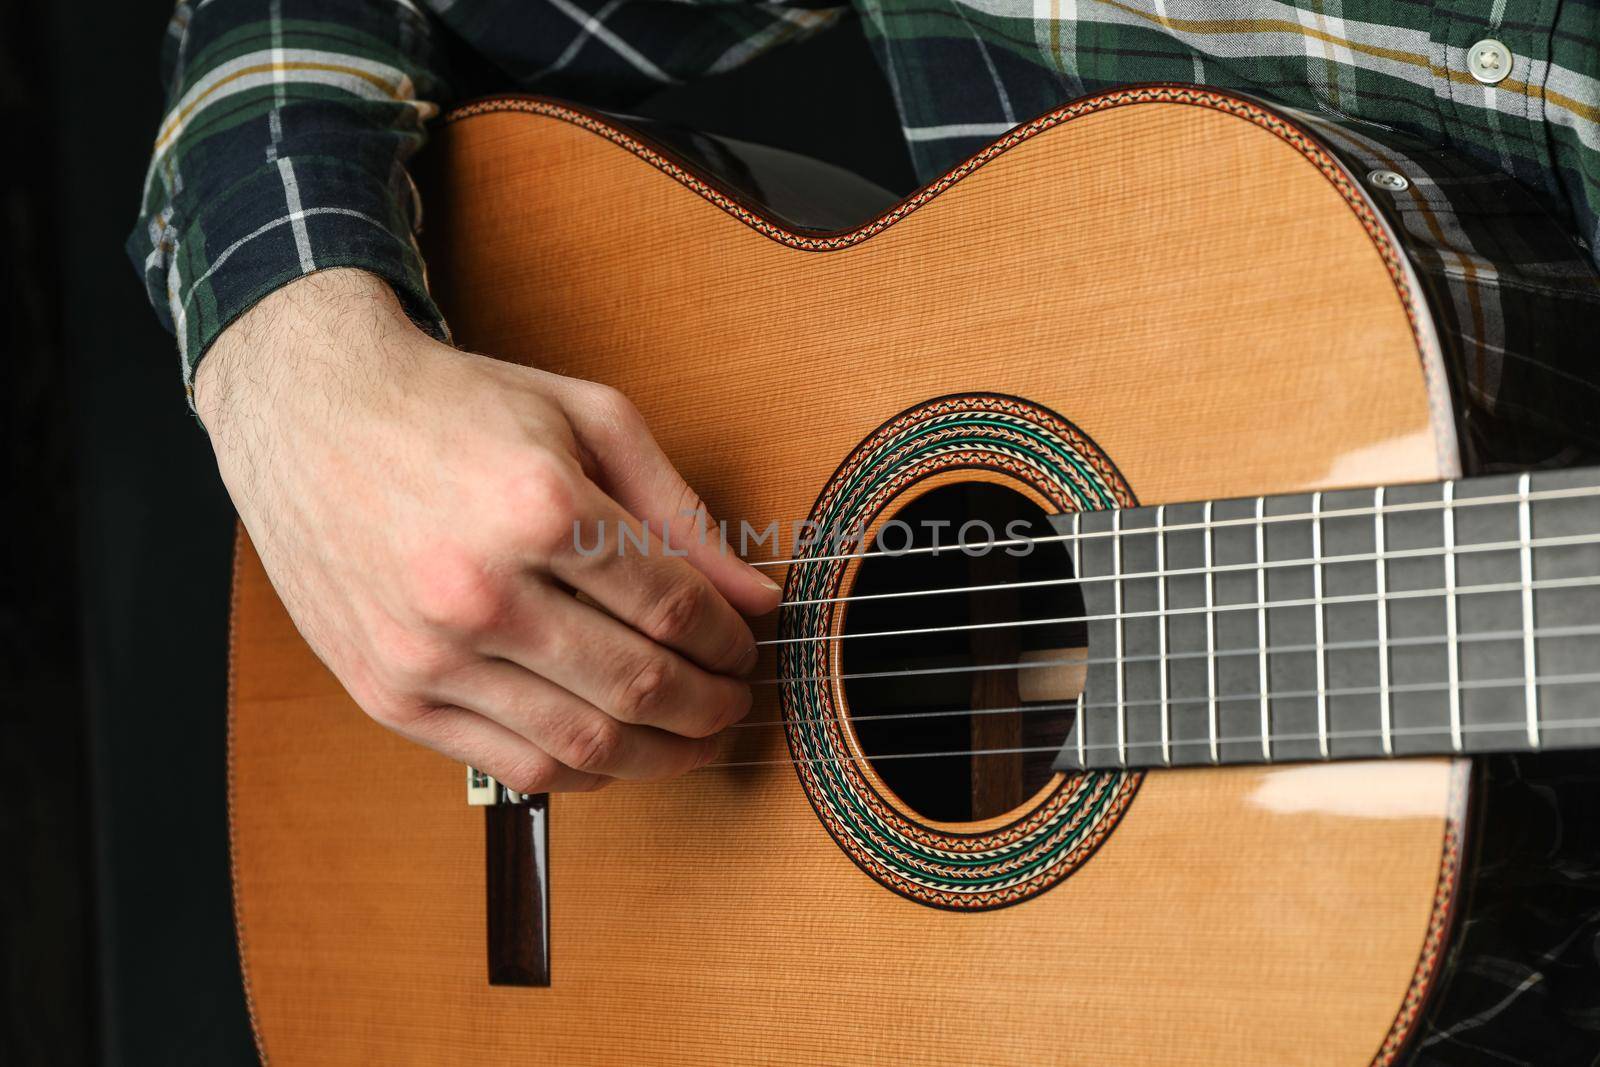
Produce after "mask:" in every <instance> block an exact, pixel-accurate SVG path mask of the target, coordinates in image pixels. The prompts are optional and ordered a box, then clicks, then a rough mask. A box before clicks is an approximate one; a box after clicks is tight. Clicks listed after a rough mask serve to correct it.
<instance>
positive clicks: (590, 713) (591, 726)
mask: <svg viewBox="0 0 1600 1067" xmlns="http://www.w3.org/2000/svg"><path fill="white" fill-rule="evenodd" d="M441 695H442V696H445V697H446V699H449V700H450V701H451V702H452V703H453V704H456V705H459V706H462V707H466V708H470V709H471V710H473V711H476V712H478V713H479V714H481V715H483V716H485V717H486V718H489V719H491V720H493V721H494V722H497V723H499V724H500V725H501V726H504V727H506V728H507V729H509V730H511V731H512V732H514V733H516V734H517V735H519V736H521V737H523V738H525V739H527V740H528V741H530V742H532V743H533V744H534V745H535V746H537V747H538V748H539V749H540V750H541V751H543V752H545V753H548V754H549V755H550V756H551V757H552V758H553V759H555V760H556V761H559V762H560V763H561V764H562V765H563V766H564V767H565V768H570V769H572V770H574V771H581V772H585V773H587V774H589V775H591V776H601V777H605V778H625V779H630V780H640V781H654V780H658V779H662V778H674V777H677V776H678V775H680V774H685V773H687V772H689V771H692V770H694V769H696V768H697V767H702V766H704V765H705V764H707V763H709V762H711V760H712V759H714V758H715V757H716V754H717V745H716V742H715V741H712V740H695V739H690V738H686V737H679V736H677V735H675V734H670V733H667V732H665V731H663V730H657V729H655V728H654V727H650V726H636V725H633V724H630V723H624V722H619V721H618V720H616V719H613V718H612V717H611V716H609V715H607V714H606V713H605V712H603V711H601V710H600V709H598V708H596V707H594V706H593V705H592V704H588V703H586V702H584V701H582V700H579V699H578V698H577V697H575V696H573V695H572V694H571V693H569V692H567V691H566V690H565V689H562V688H561V687H560V686H558V685H554V684H552V683H550V682H549V681H546V680H545V679H542V678H539V677H538V676H536V675H534V674H531V673H529V672H528V671H526V670H524V669H522V668H521V667H519V666H517V665H515V664H513V663H509V662H507V661H505V660H488V661H484V662H482V663H480V664H478V665H476V666H475V667H473V668H471V669H470V670H468V671H466V672H463V673H461V674H459V675H457V676H456V677H454V678H452V679H450V681H449V682H448V683H447V684H446V686H445V687H444V688H443V689H442V692H441ZM526 791H527V790H524V792H526Z"/></svg>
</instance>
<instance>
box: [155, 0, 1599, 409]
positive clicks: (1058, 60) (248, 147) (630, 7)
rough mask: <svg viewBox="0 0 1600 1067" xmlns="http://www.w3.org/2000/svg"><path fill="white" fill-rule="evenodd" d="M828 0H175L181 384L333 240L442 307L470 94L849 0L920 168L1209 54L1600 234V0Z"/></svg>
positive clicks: (170, 122)
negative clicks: (441, 248) (449, 220)
mask: <svg viewBox="0 0 1600 1067" xmlns="http://www.w3.org/2000/svg"><path fill="white" fill-rule="evenodd" d="M418 2H421V4H422V6H421V7H419V6H418ZM828 4H829V0H227V2H216V0H199V2H197V3H188V2H184V3H180V4H179V5H178V7H177V10H176V12H175V13H174V15H173V18H172V21H171V23H170V26H169V29H168V37H167V42H166V44H167V47H166V53H165V65H166V72H167V81H168V86H169V90H168V91H169V110H168V112H167V114H166V116H165V118H164V120H163V122H162V124H161V128H160V131H159V132H158V134H157V137H156V143H155V149H154V154H153V157H152V159H151V162H150V167H149V171H148V175H147V178H146V181H145V189H144V199H143V212H142V214H141V216H140V220H139V224H138V226H137V227H136V229H135V231H134V234H133V235H132V237H131V238H130V239H129V242H128V249H129V253H130V255H131V256H132V257H133V259H134V261H135V263H136V264H137V265H139V266H140V267H141V268H142V269H143V272H144V276H145V283H146V286H147V287H148V290H149V294H150V298H151V301H152V302H153V303H154V304H155V306H156V309H157V311H158V313H159V314H160V315H161V316H162V318H163V320H164V321H165V322H166V324H167V325H168V327H169V328H171V329H172V330H173V331H174V332H175V333H176V335H177V338H178V349H179V353H180V357H181V362H182V367H183V375H184V380H185V382H186V384H187V383H191V382H192V381H193V376H194V369H195V364H196V363H197V361H198V360H199V359H200V357H201V355H202V354H203V353H204V352H205V350H206V348H207V347H208V346H209V345H210V344H211V342H212V341H213V340H215V339H216V337H217V335H218V334H219V333H220V332H221V331H222V330H223V329H224V328H225V327H226V326H227V325H228V324H229V323H230V322H232V321H233V319H234V318H236V317H237V316H238V315H240V314H241V313H242V312H244V311H245V310H247V309H248V308H249V307H250V306H251V305H252V304H254V303H255V302H256V301H257V300H259V299H260V298H261V297H263V296H265V295H266V294H267V293H269V292H271V291H273V290H274V289H276V288H278V287H280V286H282V285H284V284H286V283H287V282H289V281H291V280H293V279H294V278H297V277H299V276H301V275H303V274H306V273H308V272H310V271H313V270H317V269H319V268H323V267H336V266H349V267H361V268H364V269H366V270H369V271H371V272H373V273H375V274H378V275H380V276H382V277H384V278H385V279H387V280H388V281H389V282H390V283H391V284H392V285H393V286H394V288H395V290H396V291H397V292H398V293H399V294H400V296H401V299H402V300H403V301H404V303H405V304H406V306H407V309H408V310H409V312H410V313H411V315H412V316H413V317H414V318H415V319H416V320H417V321H418V322H419V323H422V324H424V325H426V326H427V327H429V328H430V329H431V330H432V331H433V332H434V333H435V334H436V335H438V336H440V337H443V336H445V335H446V330H445V324H444V321H443V318H442V317H441V316H440V314H439V311H438V309H437V308H436V307H435V306H434V304H433V302H432V300H431V299H430V298H429V296H428V292H427V288H426V285H425V282H424V277H423V267H422V262H421V260H420V258H419V256H418V253H417V248H416V245H415V243H414V241H413V239H412V234H413V230H414V227H415V225H416V223H417V222H418V220H419V218H420V208H419V206H418V204H417V202H416V195H415V190H414V188H413V187H412V185H411V181H410V178H409V177H408V175H407V173H406V170H405V162H406V160H407V158H408V157H409V156H410V155H411V154H412V153H413V152H414V151H416V149H417V148H418V147H420V146H421V144H422V141H423V138H424V135H425V126H426V122H427V120H428V119H429V118H431V117H432V116H434V115H436V114H437V113H438V111H439V109H440V108H441V107H443V106H448V105H449V104H451V103H452V102H454V101H455V100H456V99H457V97H458V95H461V94H464V93H465V92H467V91H468V90H469V89H470V90H471V91H475V92H481V91H484V90H485V89H486V88H494V87H499V88H505V89H517V90H524V91H531V92H539V93H545V94H549V95H553V96H559V97H565V98H568V99H572V100H576V101H581V102H583V103H589V104H593V105H596V106H602V107H604V106H612V107H625V106H628V105H630V104H632V103H634V102H637V101H638V100H640V99H642V98H644V97H646V96H648V95H650V94H651V93H654V92H656V91H658V90H661V89H663V88H665V87H669V86H672V85H674V84H678V83H681V82H684V81H687V80H689V79H692V78H698V77H703V76H707V75H714V74H717V73H719V72H722V71H726V70H729V69H732V68H734V67H736V66H738V65H740V64H742V63H744V62H746V61H748V60H750V59H752V58H753V57H755V56H757V55H760V54H761V53H762V52H764V51H766V50H767V49H769V48H773V47H775V46H777V45H780V44H783V43H785V42H788V41H793V40H797V39H799V38H802V37H804V36H806V35H808V34H811V33H814V32H816V31H818V30H820V29H823V28H824V27H827V26H829V25H832V24H833V23H835V22H837V21H839V20H840V19H843V18H860V19H861V20H862V24H863V27H864V28H865V30H866V33H867V35H868V38H869V39H870V41H871V43H872V45H873V49H874V52H875V54H876V56H877V58H878V60H879V63H880V65H881V66H882V69H883V72H884V74H885V76H886V78H887V79H888V82H889V85H890V87H891V89H892V91H893V95H894V99H895V102H896V105H897V107H898V108H899V113H900V118H901V125H902V129H903V131H904V135H905V138H906V143H907V146H908V148H909V150H910V154H911V159H912V162H913V164H914V166H915V167H916V170H917V173H918V175H919V177H921V178H922V179H924V180H927V179H930V178H932V177H935V176H937V175H938V174H940V173H942V172H943V171H944V170H946V169H948V168H949V167H951V166H952V165H954V164H955V163H957V162H958V161H960V160H961V159H962V158H963V157H965V156H966V155H968V154H970V153H971V152H973V151H975V150H976V149H978V148H980V147H982V146H983V145H984V144H986V143H987V142H989V141H991V140H993V139H994V138H995V137H997V136H998V135H1000V134H1002V133H1004V132H1005V131H1006V130H1008V129H1009V128H1011V127H1012V126H1013V125H1015V124H1017V123H1018V122H1022V121H1026V120H1027V119H1029V118H1031V117H1033V116H1034V115H1036V114H1039V113H1041V112H1044V111H1046V110H1049V109H1050V108H1052V107H1054V106H1056V105H1057V104H1059V103H1061V102H1062V101H1064V100H1066V99H1070V98H1072V97H1076V96H1081V95H1083V94H1085V93H1089V92H1095V91H1098V90H1101V89H1105V88H1111V87H1114V86H1117V85H1122V84H1126V83H1129V82H1140V81H1169V82H1195V83H1201V84H1209V85H1214V86H1218V87H1221V88H1227V89H1236V90H1242V91H1246V92H1251V93H1254V94H1257V95H1260V96H1263V97H1265V98H1267V99H1270V100H1274V101H1277V102H1279V103H1282V104H1286V105H1290V106H1293V107H1297V108H1302V109H1305V110H1308V111H1312V112H1321V113H1324V114H1328V115H1332V116H1348V117H1354V118H1358V119H1362V120H1366V121H1371V122H1377V123H1381V124H1383V125H1385V126H1389V127H1394V128H1396V129H1399V130H1403V131H1405V132H1407V133H1410V134H1413V135H1415V136H1417V137H1419V138H1421V139H1423V140H1424V141H1426V142H1429V143H1432V144H1437V145H1441V146H1448V147H1450V148H1453V149H1455V150H1456V151H1458V152H1462V153H1464V154H1466V155H1469V156H1472V157H1476V158H1478V159H1479V160H1482V161H1484V162H1486V163H1488V164H1489V165H1491V166H1494V167H1497V168H1499V169H1501V170H1503V171H1504V172H1506V173H1508V174H1510V175H1512V176H1513V177H1515V178H1517V179H1518V180H1519V181H1520V182H1522V183H1523V184H1524V185H1525V186H1526V187H1527V188H1528V189H1529V190H1530V191H1532V192H1533V194H1534V195H1535V196H1536V197H1537V198H1539V199H1540V200H1541V201H1542V202H1543V203H1544V204H1545V205H1546V206H1547V207H1548V208H1549V209H1550V210H1551V211H1552V212H1554V213H1555V215H1556V216H1557V217H1558V218H1559V219H1561V220H1562V221H1563V222H1564V223H1566V224H1567V225H1568V226H1569V227H1570V228H1571V230H1572V231H1573V232H1574V233H1575V234H1577V235H1578V236H1579V237H1580V238H1581V239H1583V240H1584V241H1585V242H1586V244H1587V245H1588V247H1590V248H1591V249H1594V248H1600V232H1597V213H1600V0H1511V2H1509V3H1508V2H1507V0H1431V2H1428V3H1422V2H1418V0H1031V2H1030V0H853V6H851V7H842V6H828ZM1484 39H1493V40H1496V41H1499V42H1501V43H1503V44H1504V45H1505V46H1506V48H1507V49H1508V50H1509V53H1510V56H1511V60H1510V71H1509V74H1507V75H1506V76H1505V77H1504V78H1503V80H1500V81H1499V82H1498V83H1495V84H1487V83H1484V82H1482V81H1480V80H1479V79H1478V78H1477V77H1475V76H1474V75H1473V73H1472V71H1471V69H1470V65H1469V57H1470V56H1471V55H1472V54H1473V53H1474V52H1475V51H1476V49H1475V48H1474V45H1475V44H1476V43H1477V42H1479V41H1482V40H1484ZM463 45H465V47H464V48H463V47H462V46H463ZM467 53H472V56H471V58H470V60H469V61H468V62H467V63H462V61H461V60H462V57H463V56H464V55H466V54H467ZM452 59H453V62H452ZM486 72H487V75H488V77H487V79H486V78H485V73H486Z"/></svg>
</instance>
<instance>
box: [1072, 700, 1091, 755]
mask: <svg viewBox="0 0 1600 1067" xmlns="http://www.w3.org/2000/svg"><path fill="white" fill-rule="evenodd" d="M1076 711H1077V716H1078V718H1077V722H1076V724H1075V725H1076V726H1077V734H1078V766H1079V767H1082V768H1084V769H1085V770H1087V769H1088V768H1089V757H1088V754H1087V753H1086V752H1085V750H1084V745H1083V733H1084V729H1085V725H1086V724H1085V721H1084V718H1083V691H1082V690H1081V689H1080V690H1079V691H1078V706H1077V709H1076Z"/></svg>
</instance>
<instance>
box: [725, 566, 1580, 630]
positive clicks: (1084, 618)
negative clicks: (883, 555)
mask: <svg viewBox="0 0 1600 1067" xmlns="http://www.w3.org/2000/svg"><path fill="white" fill-rule="evenodd" d="M1597 584H1600V576H1595V577H1590V578H1539V579H1534V580H1532V581H1517V582H1492V583H1491V582H1485V583H1483V584H1481V585H1473V586H1462V585H1457V586H1456V587H1455V588H1453V589H1448V590H1447V589H1444V588H1437V589H1435V588H1427V589H1391V590H1385V591H1384V592H1383V593H1381V594H1375V593H1349V594H1344V595H1340V596H1323V597H1321V598H1316V597H1303V598H1291V599H1288V600H1250V601H1244V602H1242V603H1238V604H1214V605H1212V606H1209V607H1207V606H1203V605H1202V606H1196V607H1186V608H1168V609H1166V610H1165V611H1122V612H1109V613H1105V614H1099V615H1061V616H1056V617H1051V618H1036V619H1006V620H1003V621H1001V622H969V623H961V624H959V625H952V626H917V627H909V628H906V629H903V630H869V631H866V632H862V633H838V634H807V635H804V636H801V637H775V638H770V639H768V640H763V641H757V642H756V645H757V647H761V648H773V647H782V646H787V645H802V644H820V643H822V642H825V641H859V640H867V639H872V638H888V637H924V636H928V635H930V634H945V633H970V632H972V631H976V630H1000V629H1007V628H1011V629H1024V628H1026V627H1031V626H1057V625H1065V624H1067V623H1073V622H1125V621H1126V620H1128V619H1157V618H1160V619H1166V618H1171V617H1173V616H1180V615H1197V614H1204V615H1216V614H1218V613H1221V612H1224V611H1260V610H1262V609H1271V608H1299V607H1315V606H1319V605H1326V604H1335V605H1337V604H1375V603H1380V602H1381V603H1387V602H1389V601H1391V600H1417V599H1421V598H1424V597H1434V596H1440V595H1442V594H1444V593H1447V592H1448V593H1450V594H1451V595H1453V596H1456V597H1463V596H1477V595H1486V594H1490V593H1520V592H1523V591H1524V590H1532V591H1539V590H1555V589H1575V588H1582V587H1587V586H1593V585H1597Z"/></svg>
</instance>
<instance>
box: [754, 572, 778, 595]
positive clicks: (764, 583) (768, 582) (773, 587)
mask: <svg viewBox="0 0 1600 1067" xmlns="http://www.w3.org/2000/svg"><path fill="white" fill-rule="evenodd" d="M754 573H755V576H756V581H757V582H759V583H760V584H761V587H762V588H763V589H765V590H767V592H769V593H781V592H783V588H782V587H781V586H779V585H778V583H777V582H775V581H773V580H772V579H771V578H768V577H767V576H766V575H765V574H762V573H761V572H760V571H755V572H754Z"/></svg>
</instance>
